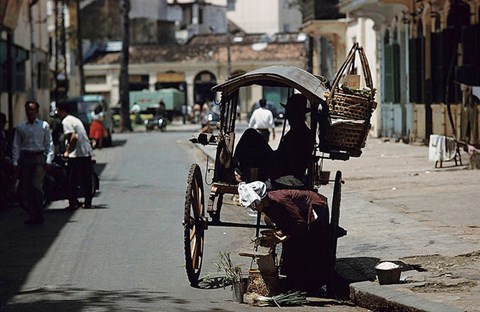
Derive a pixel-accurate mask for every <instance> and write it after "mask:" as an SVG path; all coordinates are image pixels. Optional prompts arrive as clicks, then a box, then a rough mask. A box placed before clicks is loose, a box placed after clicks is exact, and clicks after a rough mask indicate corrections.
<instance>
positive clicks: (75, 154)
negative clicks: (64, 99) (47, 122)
mask: <svg viewBox="0 0 480 312" xmlns="http://www.w3.org/2000/svg"><path fill="white" fill-rule="evenodd" d="M57 114H58V117H60V119H61V120H62V125H63V132H64V136H65V142H66V145H65V153H64V155H65V157H67V158H68V168H69V172H68V203H69V205H68V207H67V209H77V208H80V207H81V206H82V205H81V204H80V203H79V202H78V199H77V198H78V196H77V195H78V194H77V186H78V183H79V182H81V183H82V184H83V185H84V193H85V194H84V197H85V202H84V204H83V207H84V208H91V207H92V196H93V194H92V192H91V190H92V179H91V177H92V171H93V164H92V155H93V151H92V146H91V145H90V141H89V139H88V135H87V131H86V130H85V127H84V126H83V124H82V121H81V120H80V119H78V118H77V117H75V116H72V115H70V114H69V112H68V107H67V105H63V103H59V104H58V105H57Z"/></svg>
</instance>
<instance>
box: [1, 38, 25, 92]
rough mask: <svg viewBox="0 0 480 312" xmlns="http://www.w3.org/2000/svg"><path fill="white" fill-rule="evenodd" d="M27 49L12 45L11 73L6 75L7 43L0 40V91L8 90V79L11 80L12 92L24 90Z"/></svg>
mask: <svg viewBox="0 0 480 312" xmlns="http://www.w3.org/2000/svg"><path fill="white" fill-rule="evenodd" d="M27 60H28V51H27V50H25V49H22V48H20V47H17V46H13V47H12V63H11V64H12V73H11V74H10V77H8V64H7V43H6V42H5V41H0V91H2V92H8V85H7V82H8V80H10V81H12V90H13V92H24V91H25V85H26V83H25V62H26V61H27Z"/></svg>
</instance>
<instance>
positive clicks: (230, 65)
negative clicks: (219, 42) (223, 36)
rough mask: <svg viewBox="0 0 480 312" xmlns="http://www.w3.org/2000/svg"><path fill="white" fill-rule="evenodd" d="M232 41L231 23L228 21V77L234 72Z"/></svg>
mask: <svg viewBox="0 0 480 312" xmlns="http://www.w3.org/2000/svg"><path fill="white" fill-rule="evenodd" d="M231 41H232V38H231V34H230V25H229V23H228V22H227V79H228V78H229V77H230V75H231V74H232V58H231Z"/></svg>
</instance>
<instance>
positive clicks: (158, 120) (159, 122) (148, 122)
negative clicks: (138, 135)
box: [144, 116, 167, 132]
mask: <svg viewBox="0 0 480 312" xmlns="http://www.w3.org/2000/svg"><path fill="white" fill-rule="evenodd" d="M144 124H145V128H146V130H147V131H152V130H155V128H156V129H158V130H160V131H162V132H164V131H166V130H167V120H166V119H165V117H162V116H155V117H153V118H150V119H145V121H144Z"/></svg>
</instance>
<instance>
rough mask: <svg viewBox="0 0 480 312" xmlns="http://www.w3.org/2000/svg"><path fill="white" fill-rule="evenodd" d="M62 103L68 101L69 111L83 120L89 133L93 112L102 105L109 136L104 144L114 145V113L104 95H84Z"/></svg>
mask: <svg viewBox="0 0 480 312" xmlns="http://www.w3.org/2000/svg"><path fill="white" fill-rule="evenodd" d="M61 103H66V104H67V109H68V112H69V113H70V114H72V115H73V116H75V117H77V118H78V119H80V120H81V121H82V123H83V125H84V126H85V130H87V133H89V132H90V125H91V124H92V112H93V111H94V110H95V108H96V107H97V106H98V105H100V106H101V107H102V110H103V113H104V119H103V125H104V127H105V129H106V130H107V137H106V138H105V139H104V140H103V146H107V147H108V146H111V145H112V132H113V122H112V113H111V111H110V108H109V105H108V103H107V101H105V98H104V97H103V96H101V95H83V96H79V97H73V98H69V99H67V100H63V101H61ZM52 109H54V108H52Z"/></svg>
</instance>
